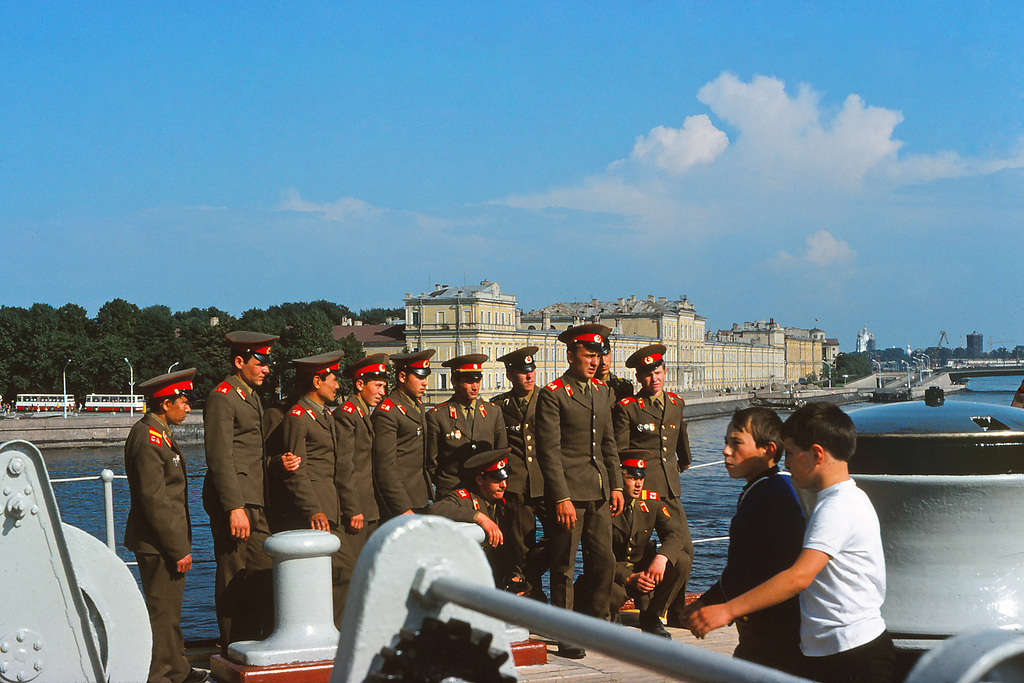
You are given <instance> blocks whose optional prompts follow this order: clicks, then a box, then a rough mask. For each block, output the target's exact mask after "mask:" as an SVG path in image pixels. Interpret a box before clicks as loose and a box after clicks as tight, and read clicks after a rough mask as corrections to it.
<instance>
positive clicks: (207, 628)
mask: <svg viewBox="0 0 1024 683" xmlns="http://www.w3.org/2000/svg"><path fill="white" fill-rule="evenodd" d="M1018 386H1019V379H1018V378H1014V377H997V378H983V379H972V380H971V381H970V384H969V387H970V388H969V390H968V391H964V392H960V393H957V394H950V395H949V396H947V399H946V400H949V401H978V402H982V403H996V404H1000V405H1009V404H1010V401H1011V400H1012V398H1013V393H1014V391H1015V390H1016V389H1017V387H1018ZM728 422H729V419H728V417H717V418H712V419H708V420H698V421H694V422H691V423H690V424H689V433H690V447H691V450H692V452H693V465H694V466H693V467H691V469H690V470H689V471H687V472H686V473H684V474H683V477H682V483H683V487H682V492H683V505H684V507H685V509H686V515H687V517H688V519H689V523H690V532H691V535H692V536H693V538H694V540H700V539H710V538H715V537H720V536H726V535H728V533H729V520H730V519H731V517H732V514H733V512H734V511H735V506H736V498H737V496H738V495H739V492H740V489H741V488H742V486H743V482H742V480H740V481H734V480H732V479H730V478H729V477H728V476H727V475H726V474H725V469H724V468H723V467H722V466H721V450H722V443H723V438H724V436H725V428H726V426H727V425H728ZM184 452H185V458H186V462H187V463H188V472H189V501H190V509H191V513H192V527H193V545H192V556H193V559H194V561H195V562H196V564H194V565H193V569H192V571H191V572H189V574H188V577H187V580H186V589H185V591H186V592H185V606H184V611H183V615H182V628H183V630H184V632H185V638H186V639H188V640H196V639H204V638H215V637H217V624H216V619H215V615H214V607H213V574H214V564H213V541H212V539H211V537H210V528H209V518H208V517H207V515H206V512H205V511H204V510H203V506H202V486H203V474H204V472H205V469H206V467H205V462H204V454H203V449H202V447H201V446H186V447H184ZM43 455H44V457H45V460H46V464H47V468H48V470H49V473H50V477H51V478H52V479H57V478H65V477H79V476H89V475H98V474H99V471H100V470H102V469H104V468H107V469H110V470H113V471H114V472H115V473H116V474H123V473H124V461H123V453H122V450H121V449H120V448H119V447H104V448H96V449H79V450H46V451H43ZM701 465H705V466H703V467H702V466H701ZM54 492H55V495H56V497H57V503H58V505H59V507H60V512H61V517H62V519H63V521H64V522H66V523H68V524H72V525H74V526H77V527H79V528H81V529H84V530H85V531H87V532H89V533H91V534H93V535H94V536H96V537H97V538H99V539H100V540H105V538H104V534H105V531H104V521H103V488H102V484H100V483H99V481H98V480H97V481H96V482H95V483H92V482H87V483H58V484H54ZM128 505H129V498H128V484H127V483H126V482H125V480H124V479H117V480H115V482H114V516H115V520H116V523H115V532H116V537H117V547H118V551H117V552H118V555H119V556H120V557H121V558H122V559H124V560H128V561H131V560H134V557H133V556H132V554H131V553H129V552H128V551H126V550H125V549H124V548H123V547H122V546H121V541H122V540H123V536H124V522H125V518H126V517H127V515H128ZM726 549H727V541H714V542H709V543H698V544H697V545H696V557H695V559H694V566H693V572H692V574H691V578H690V583H689V585H688V587H687V590H688V591H690V592H701V591H703V590H705V589H707V588H708V587H709V586H711V584H712V583H714V581H715V580H716V579H717V577H718V575H719V574H720V573H721V571H722V568H723V566H724V565H725V553H726ZM132 569H133V573H135V574H136V578H138V574H137V572H135V571H134V567H133V568H132Z"/></svg>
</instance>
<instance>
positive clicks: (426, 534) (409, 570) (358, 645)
mask: <svg viewBox="0 0 1024 683" xmlns="http://www.w3.org/2000/svg"><path fill="white" fill-rule="evenodd" d="M483 539H484V533H483V529H481V528H480V527H478V526H476V525H475V524H472V525H467V524H457V523H456V522H452V521H450V520H447V519H444V518H443V517H436V516H426V515H402V516H400V517H396V518H395V519H392V520H390V521H389V522H387V523H385V524H383V525H381V527H380V528H379V529H377V531H375V532H374V533H373V535H372V536H370V538H369V540H368V541H367V543H366V547H365V548H363V552H362V553H361V554H360V555H359V561H358V563H357V564H356V570H355V575H354V576H353V577H352V585H351V586H350V588H349V598H348V603H347V604H346V605H345V615H344V617H343V618H342V622H341V636H340V639H339V641H338V656H337V657H336V658H335V660H334V670H333V671H332V672H331V683H350V682H357V681H363V680H364V679H365V678H366V676H367V675H368V674H369V673H370V672H371V671H374V670H377V669H379V668H380V666H381V664H382V663H383V660H382V658H381V657H380V656H379V653H380V651H381V648H383V647H385V646H388V647H392V646H394V645H395V644H397V643H398V640H399V630H401V629H402V628H409V629H412V630H417V629H419V627H420V624H421V623H422V621H423V619H424V618H425V617H435V618H437V619H440V620H442V621H448V620H450V619H458V620H460V621H465V622H468V623H469V624H470V625H471V626H472V627H473V628H476V629H479V630H482V631H486V632H489V633H491V634H492V636H493V640H492V641H491V647H492V648H494V649H496V650H498V651H500V652H506V653H508V654H509V655H510V656H509V659H508V661H506V662H505V663H504V664H503V665H502V667H501V672H502V673H504V674H507V675H509V676H512V677H515V678H516V679H517V680H518V677H516V672H515V665H514V664H513V663H512V658H511V647H510V645H509V640H508V636H507V635H506V633H505V624H504V623H502V622H501V621H499V620H498V619H495V618H493V617H490V616H487V615H485V614H482V613H481V612H479V611H477V610H476V609H474V608H472V607H469V608H466V607H462V606H459V605H457V604H454V603H444V604H438V603H436V602H435V601H433V600H423V599H419V598H418V596H416V595H415V593H413V591H412V587H413V585H414V583H416V582H418V581H421V578H422V577H421V575H422V573H423V572H425V571H436V572H440V573H441V574H443V575H446V576H454V577H458V579H459V580H460V581H462V582H464V583H466V584H469V585H473V586H476V587H478V588H479V589H480V590H481V591H490V592H500V591H497V590H496V589H495V588H494V578H493V576H492V575H491V567H490V565H489V564H488V563H487V558H486V557H485V556H484V553H483V550H482V549H481V547H480V544H481V543H482V542H483ZM521 599H522V598H521ZM524 600H525V599H524Z"/></svg>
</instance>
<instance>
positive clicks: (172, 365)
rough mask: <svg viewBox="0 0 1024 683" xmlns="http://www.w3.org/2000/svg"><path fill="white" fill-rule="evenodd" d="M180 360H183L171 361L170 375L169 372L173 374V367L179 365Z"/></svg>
mask: <svg viewBox="0 0 1024 683" xmlns="http://www.w3.org/2000/svg"><path fill="white" fill-rule="evenodd" d="M180 362H181V361H180V360H176V361H174V362H173V363H171V367H169V368H167V374H168V375H169V374H171V370H173V369H174V366H175V365H177V364H178V363H180Z"/></svg>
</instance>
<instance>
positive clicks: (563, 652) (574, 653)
mask: <svg viewBox="0 0 1024 683" xmlns="http://www.w3.org/2000/svg"><path fill="white" fill-rule="evenodd" d="M555 654H556V655H558V656H559V657H565V658H566V659H583V658H584V657H586V656H587V651H586V650H584V649H583V648H582V647H580V646H579V645H572V644H571V643H559V644H558V652H556V653H555Z"/></svg>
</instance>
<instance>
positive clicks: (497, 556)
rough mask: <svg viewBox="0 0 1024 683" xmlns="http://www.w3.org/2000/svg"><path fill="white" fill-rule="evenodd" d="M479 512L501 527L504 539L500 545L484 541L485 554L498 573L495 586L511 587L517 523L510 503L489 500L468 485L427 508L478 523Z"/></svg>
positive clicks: (432, 512)
mask: <svg viewBox="0 0 1024 683" xmlns="http://www.w3.org/2000/svg"><path fill="white" fill-rule="evenodd" d="M477 512H482V513H484V514H485V515H487V516H488V517H490V518H491V521H492V522H494V523H495V524H497V525H498V528H499V529H501V533H502V536H503V537H504V539H505V540H504V542H503V543H502V544H501V545H499V546H498V547H497V548H493V547H491V544H489V543H487V542H484V545H483V548H484V554H485V555H486V556H487V561H488V562H489V563H490V565H491V571H492V573H493V574H494V585H495V586H497V587H498V588H501V589H505V588H507V587H508V585H509V582H510V581H511V579H512V575H513V573H514V572H515V563H514V561H513V558H514V555H513V548H512V543H511V536H510V535H511V532H512V531H511V530H512V525H513V522H514V520H513V517H514V515H513V513H512V510H511V508H509V506H508V504H507V503H506V502H505V501H504V500H501V501H498V502H497V503H488V502H487V501H485V500H484V499H483V498H481V497H480V496H479V494H477V493H476V492H475V491H471V490H469V489H466V488H455V489H452V490H451V491H449V492H448V493H447V494H445V496H444V497H443V498H441V499H440V500H438V501H437V502H436V503H434V504H433V505H431V506H430V507H429V508H428V509H427V514H431V515H440V516H441V517H447V518H448V519H450V520H452V521H455V522H466V523H469V524H475V519H474V518H475V517H476V513H477Z"/></svg>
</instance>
